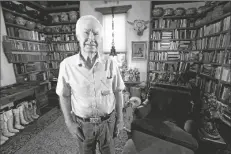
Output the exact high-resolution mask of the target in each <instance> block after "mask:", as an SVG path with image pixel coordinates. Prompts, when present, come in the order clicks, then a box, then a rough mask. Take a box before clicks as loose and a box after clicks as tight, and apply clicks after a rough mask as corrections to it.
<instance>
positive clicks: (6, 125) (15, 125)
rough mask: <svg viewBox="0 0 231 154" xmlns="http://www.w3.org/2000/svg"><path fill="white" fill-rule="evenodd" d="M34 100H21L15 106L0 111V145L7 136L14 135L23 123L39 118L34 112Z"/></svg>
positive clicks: (35, 109)
mask: <svg viewBox="0 0 231 154" xmlns="http://www.w3.org/2000/svg"><path fill="white" fill-rule="evenodd" d="M36 111H37V106H36V101H35V100H32V101H23V102H22V103H20V104H19V105H17V106H16V108H11V109H9V110H7V111H3V112H0V125H1V129H0V141H1V142H0V145H2V144H4V143H5V142H6V141H7V140H8V139H9V137H11V136H14V135H15V134H16V133H18V132H19V130H22V129H24V128H25V125H27V124H29V123H31V122H33V121H34V120H35V119H38V118H39V115H38V114H37V113H36Z"/></svg>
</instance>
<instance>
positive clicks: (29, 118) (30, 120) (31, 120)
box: [24, 101, 34, 123]
mask: <svg viewBox="0 0 231 154" xmlns="http://www.w3.org/2000/svg"><path fill="white" fill-rule="evenodd" d="M24 110H25V114H26V116H27V119H28V120H29V121H28V122H29V123H31V122H33V121H34V119H33V118H32V117H31V115H30V112H29V109H28V102H27V101H25V102H24Z"/></svg>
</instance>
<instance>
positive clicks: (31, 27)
mask: <svg viewBox="0 0 231 154" xmlns="http://www.w3.org/2000/svg"><path fill="white" fill-rule="evenodd" d="M35 26H36V23H35V22H33V21H27V22H26V27H27V28H29V29H34V28H35Z"/></svg>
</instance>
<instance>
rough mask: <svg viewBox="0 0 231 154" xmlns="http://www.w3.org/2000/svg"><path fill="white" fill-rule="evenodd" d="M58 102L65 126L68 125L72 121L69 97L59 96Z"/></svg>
mask: <svg viewBox="0 0 231 154" xmlns="http://www.w3.org/2000/svg"><path fill="white" fill-rule="evenodd" d="M59 102H60V107H61V110H62V111H63V116H64V120H65V123H66V125H69V124H70V123H71V122H73V121H72V117H71V97H70V96H59Z"/></svg>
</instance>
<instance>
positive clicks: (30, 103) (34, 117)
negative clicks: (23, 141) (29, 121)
mask: <svg viewBox="0 0 231 154" xmlns="http://www.w3.org/2000/svg"><path fill="white" fill-rule="evenodd" d="M28 110H29V112H30V115H31V117H32V118H33V119H37V117H36V116H34V106H33V103H32V101H31V102H28Z"/></svg>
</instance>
